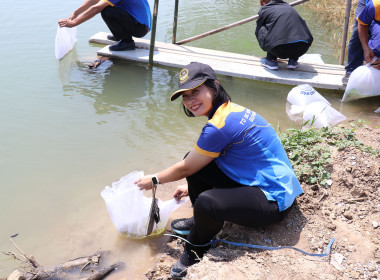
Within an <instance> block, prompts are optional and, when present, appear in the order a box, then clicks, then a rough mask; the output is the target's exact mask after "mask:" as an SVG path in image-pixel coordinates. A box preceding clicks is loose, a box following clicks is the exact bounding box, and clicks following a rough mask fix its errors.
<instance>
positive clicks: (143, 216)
mask: <svg viewBox="0 0 380 280" xmlns="http://www.w3.org/2000/svg"><path fill="white" fill-rule="evenodd" d="M142 176H144V172H142V171H134V172H131V173H129V174H128V175H126V176H124V177H122V178H121V179H120V180H119V181H117V182H114V183H112V187H109V186H106V187H105V189H104V190H102V191H101V193H100V195H101V197H102V198H103V199H104V201H105V203H106V207H107V211H108V214H109V216H110V218H111V220H112V222H113V224H114V226H115V227H116V229H117V230H118V231H119V232H120V233H121V234H122V235H124V236H127V237H131V238H144V237H145V234H146V231H147V227H148V223H149V213H150V208H151V204H152V198H151V197H146V196H144V194H143V191H140V190H139V188H138V187H137V186H136V185H135V184H134V183H133V182H135V181H136V180H137V179H138V178H140V177H142ZM157 200H158V208H159V209H160V222H159V223H158V224H156V223H155V224H154V227H153V232H152V233H151V235H157V234H160V233H162V232H163V231H164V230H165V227H166V224H167V223H168V220H169V217H170V215H171V213H172V212H173V211H175V210H176V209H177V208H179V207H180V206H181V205H183V204H184V203H185V202H186V201H187V199H182V200H180V201H177V200H176V199H174V198H173V199H170V200H167V201H161V200H160V199H157Z"/></svg>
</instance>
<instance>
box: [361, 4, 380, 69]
mask: <svg viewBox="0 0 380 280" xmlns="http://www.w3.org/2000/svg"><path fill="white" fill-rule="evenodd" d="M357 20H358V23H359V25H358V33H359V38H360V42H361V43H362V47H363V51H364V59H365V61H366V62H367V63H372V66H373V67H374V68H376V69H379V70H380V0H370V1H367V5H366V6H365V8H364V9H363V11H362V12H361V13H360V14H359V16H358V17H357ZM368 33H370V34H371V36H370V38H369V36H368Z"/></svg>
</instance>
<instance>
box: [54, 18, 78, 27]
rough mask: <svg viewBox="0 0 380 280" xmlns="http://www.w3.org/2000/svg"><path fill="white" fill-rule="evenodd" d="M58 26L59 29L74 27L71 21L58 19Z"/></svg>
mask: <svg viewBox="0 0 380 280" xmlns="http://www.w3.org/2000/svg"><path fill="white" fill-rule="evenodd" d="M58 25H59V27H74V26H75V25H74V23H73V21H72V20H70V19H66V18H63V19H60V20H59V21H58Z"/></svg>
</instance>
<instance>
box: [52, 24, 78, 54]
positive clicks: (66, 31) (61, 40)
mask: <svg viewBox="0 0 380 280" xmlns="http://www.w3.org/2000/svg"><path fill="white" fill-rule="evenodd" d="M76 41H77V28H76V27H72V28H68V27H59V26H58V29H57V35H56V36H55V58H56V59H57V60H60V59H61V58H63V57H64V56H65V55H66V54H67V53H68V52H69V51H70V50H71V49H72V48H73V47H74V45H75V43H76Z"/></svg>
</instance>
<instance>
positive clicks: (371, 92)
mask: <svg viewBox="0 0 380 280" xmlns="http://www.w3.org/2000/svg"><path fill="white" fill-rule="evenodd" d="M369 65H370V64H367V65H363V66H359V67H358V68H356V69H355V70H354V71H353V72H352V73H351V76H350V79H349V80H348V83H347V86H346V90H345V92H344V95H343V98H342V101H351V100H355V99H360V98H365V97H371V96H376V95H380V85H379V81H380V70H378V69H375V68H373V67H371V66H369Z"/></svg>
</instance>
